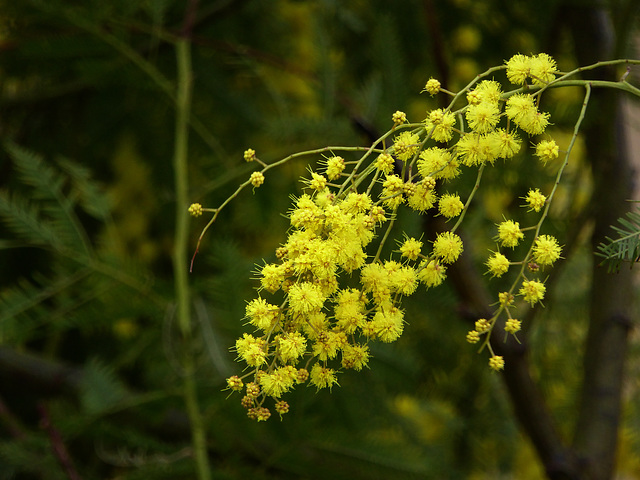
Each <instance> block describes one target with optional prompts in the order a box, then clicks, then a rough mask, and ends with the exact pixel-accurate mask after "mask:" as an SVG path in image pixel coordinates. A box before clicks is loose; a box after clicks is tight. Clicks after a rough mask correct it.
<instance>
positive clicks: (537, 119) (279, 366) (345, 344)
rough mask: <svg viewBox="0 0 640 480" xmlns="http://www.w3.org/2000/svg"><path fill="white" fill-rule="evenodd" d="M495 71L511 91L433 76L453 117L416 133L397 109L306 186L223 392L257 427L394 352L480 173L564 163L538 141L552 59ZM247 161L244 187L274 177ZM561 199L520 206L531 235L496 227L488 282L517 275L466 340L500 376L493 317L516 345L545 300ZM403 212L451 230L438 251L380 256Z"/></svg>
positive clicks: (263, 274) (514, 62)
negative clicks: (548, 225) (382, 351)
mask: <svg viewBox="0 0 640 480" xmlns="http://www.w3.org/2000/svg"><path fill="white" fill-rule="evenodd" d="M497 70H506V78H507V79H508V80H509V81H510V82H511V83H513V84H514V85H516V88H515V90H511V91H504V90H503V87H502V85H501V84H500V83H499V82H498V81H496V80H494V79H489V78H484V77H483V76H479V77H478V79H476V80H474V81H473V82H471V84H469V85H468V86H467V87H466V88H464V89H463V90H462V91H461V92H459V93H457V94H453V93H451V92H448V91H446V90H444V89H443V88H442V86H441V84H440V82H439V81H438V80H435V79H433V78H432V79H430V80H429V81H428V82H427V83H426V86H425V89H424V91H426V92H427V93H429V94H431V95H436V94H439V93H442V94H446V95H450V96H452V101H451V103H450V105H449V107H447V108H439V109H434V110H431V111H428V112H427V113H426V118H425V119H424V121H422V122H419V123H408V121H407V117H406V114H405V113H403V112H400V111H398V112H395V113H394V114H393V116H392V118H391V121H392V123H393V127H392V128H391V130H389V132H387V133H386V134H385V135H384V136H383V137H381V138H380V139H379V140H378V141H377V142H376V143H375V144H374V145H372V146H371V147H370V148H356V147H351V148H350V147H344V148H343V149H342V150H344V152H346V153H349V155H352V154H353V153H352V152H356V153H358V154H359V155H360V156H359V158H358V159H356V160H351V161H348V160H345V158H343V156H339V155H335V153H334V152H332V153H331V155H330V156H326V157H324V159H323V160H321V161H320V162H319V168H318V169H317V170H310V172H309V175H308V177H307V178H304V179H303V184H304V186H305V190H304V193H303V194H302V195H300V196H299V197H297V198H295V199H294V201H293V204H292V207H291V209H290V211H289V212H288V218H289V221H290V225H291V228H290V230H289V232H288V236H287V238H286V240H285V241H284V242H283V243H282V245H281V246H280V247H279V248H278V249H277V250H276V257H277V259H278V261H277V262H275V263H269V264H266V265H264V266H262V267H260V269H259V272H258V279H259V283H260V286H259V288H258V296H257V297H256V298H254V299H253V300H251V301H250V302H248V304H247V306H246V317H245V320H246V323H247V325H248V327H249V328H250V331H249V332H247V333H244V334H243V335H242V337H241V338H239V339H238V340H237V341H236V343H235V347H234V348H233V350H234V351H235V353H236V354H237V359H238V361H239V362H241V363H242V364H243V365H244V366H245V367H246V368H245V371H244V373H243V374H242V375H235V376H232V377H230V378H229V379H228V380H227V384H228V388H229V389H230V390H231V391H233V392H241V395H242V400H241V403H242V405H243V406H244V407H245V408H246V409H247V412H248V416H249V417H250V418H252V419H255V420H258V421H260V420H266V419H268V418H269V417H270V415H271V409H272V408H273V409H275V411H276V412H277V413H278V414H280V415H283V414H284V413H287V412H288V411H289V405H288V403H287V402H286V401H285V400H284V399H283V398H284V396H285V395H286V393H287V392H289V391H290V390H292V389H293V388H295V387H296V385H299V384H308V385H311V386H313V387H315V388H317V389H323V388H329V389H331V388H332V387H333V386H334V385H337V384H338V379H339V375H340V373H341V372H344V371H346V370H356V371H359V370H362V369H363V368H365V367H367V366H368V363H369V360H370V358H371V353H370V349H369V346H370V344H371V342H374V341H380V342H384V343H388V342H394V341H396V340H397V339H398V338H399V337H400V336H401V335H402V333H403V332H404V330H405V326H406V323H407V319H406V318H405V312H404V310H403V308H402V300H403V298H404V297H407V296H410V295H412V294H413V293H414V292H415V291H416V290H417V289H418V288H432V287H437V286H438V285H440V284H441V283H442V282H443V281H444V280H445V279H446V275H447V268H449V267H450V266H451V265H452V264H454V263H455V262H456V261H457V260H458V259H459V258H460V255H462V254H463V252H464V244H463V241H462V239H461V237H460V236H459V235H458V234H457V233H456V232H457V230H458V228H459V227H460V225H461V224H462V221H463V219H464V216H465V213H466V211H467V209H468V207H469V205H470V204H471V202H472V200H473V196H474V194H475V192H476V191H477V190H478V187H479V186H480V181H481V177H482V172H483V170H484V169H485V168H487V167H491V166H492V165H494V164H495V163H496V162H497V161H498V160H500V161H504V162H508V161H509V159H511V158H512V157H514V156H515V155H517V154H519V153H520V152H521V151H523V150H524V149H526V147H527V146H528V145H529V144H533V150H534V152H533V155H534V156H536V157H538V158H539V160H540V161H541V162H542V163H545V164H546V163H547V162H553V161H554V160H556V159H557V158H558V156H559V147H558V145H557V144H556V143H555V142H554V140H553V139H551V138H549V137H548V136H546V135H544V136H543V134H544V133H545V130H546V128H547V126H548V125H549V114H548V113H546V112H544V111H541V110H540V109H539V105H540V95H541V93H542V92H543V91H544V86H545V85H547V84H548V83H549V82H551V81H553V80H554V78H555V75H556V73H557V68H556V63H555V61H554V60H553V59H552V58H551V57H549V56H548V55H546V54H539V55H535V56H525V55H516V56H514V57H513V58H511V59H510V60H509V61H507V62H506V64H505V65H504V66H502V68H498V69H494V71H497ZM485 76H486V75H485ZM459 103H462V105H459ZM541 136H543V137H541ZM539 137H540V138H539ZM523 138H524V140H523ZM333 150H337V149H333ZM314 153H315V152H314ZM342 155H344V156H347V155H346V154H342ZM298 156H299V155H298ZM244 158H245V160H246V161H248V162H254V161H255V162H257V163H259V164H260V165H261V166H262V167H263V168H262V170H260V171H254V172H253V173H252V174H251V176H250V178H249V180H247V182H245V184H243V185H242V187H244V186H249V185H251V186H252V187H253V188H257V187H259V186H260V185H262V184H263V182H265V181H267V182H268V175H265V173H267V171H268V170H269V169H270V168H271V167H272V166H274V165H275V164H272V165H267V164H265V163H263V162H262V161H261V160H260V159H259V158H258V157H257V155H256V152H255V151H254V150H252V149H248V150H247V151H246V152H245V154H244ZM291 158H293V157H291ZM291 158H288V159H285V160H283V161H281V162H278V163H279V164H281V163H284V161H288V160H290V159H291ZM468 169H471V170H475V171H476V172H477V181H476V187H475V188H474V189H473V190H472V191H470V192H466V193H464V192H458V191H453V190H452V191H448V188H449V187H450V186H451V185H453V182H451V180H452V179H455V178H456V177H458V176H459V175H460V174H461V173H462V172H464V171H465V170H468ZM242 187H241V188H242ZM552 196H553V192H545V191H543V189H542V188H539V187H536V186H532V187H531V189H530V190H529V192H528V193H527V195H526V196H525V197H524V198H523V200H524V205H523V207H524V208H526V209H527V212H528V213H527V215H528V216H530V217H531V224H530V225H529V226H526V227H521V226H520V224H519V222H517V221H515V220H513V219H509V218H505V219H504V221H503V222H501V223H500V224H499V225H496V227H495V231H494V233H493V234H494V235H495V237H494V239H495V243H496V250H495V251H494V252H489V254H488V255H487V259H486V263H485V265H486V268H487V272H488V273H489V274H490V276H491V277H502V276H503V275H506V274H508V273H509V272H510V270H512V269H513V270H515V272H514V276H515V280H514V283H513V286H512V288H511V289H510V290H509V291H507V292H500V293H499V295H497V300H498V301H497V305H498V307H497V308H496V310H495V314H494V316H493V317H492V318H490V319H479V320H478V321H477V322H476V324H475V325H474V328H473V329H472V330H471V331H470V332H469V333H468V334H467V341H469V342H471V343H476V342H480V341H481V340H482V341H483V343H482V345H483V346H486V347H487V348H488V350H489V353H490V358H489V366H490V367H491V368H492V369H494V370H500V369H502V368H503V367H504V360H503V359H502V358H501V357H499V356H497V355H495V354H494V353H493V349H492V347H491V342H490V334H491V332H492V331H493V330H494V327H495V326H496V324H497V321H498V319H499V318H503V319H504V321H503V322H502V325H503V326H504V331H505V334H509V335H516V334H517V332H518V331H519V330H520V328H521V323H520V321H519V320H518V319H517V318H513V315H514V314H515V313H516V312H518V311H519V310H518V309H520V308H522V306H523V305H525V306H526V305H531V306H533V305H535V304H537V303H539V302H541V301H542V300H543V299H544V296H545V293H546V287H545V284H544V278H545V277H544V276H542V275H546V273H543V270H544V269H545V268H547V267H550V266H551V265H553V264H554V262H556V261H557V260H558V259H559V258H560V255H561V247H560V245H559V243H558V241H557V240H556V239H555V238H554V237H553V236H551V235H548V234H542V233H541V228H542V226H543V221H544V218H546V213H547V210H548V205H549V202H550V200H551V199H552ZM225 204H226V202H225ZM400 208H408V209H410V210H413V211H414V212H415V213H416V214H429V215H439V216H442V217H444V218H445V219H446V220H447V222H448V225H450V226H449V228H448V229H447V230H446V231H443V232H440V233H439V234H438V235H437V237H436V239H435V240H434V241H433V242H423V241H422V240H421V239H416V238H410V237H407V236H406V235H405V236H404V237H400V238H398V237H397V235H396V239H395V241H396V243H397V249H396V250H394V252H393V253H392V255H391V257H390V258H387V259H383V258H381V252H382V247H383V245H384V244H385V242H387V241H388V240H389V239H390V238H393V237H392V236H391V235H390V234H391V233H392V227H393V225H394V222H395V218H396V212H397V211H398V209H400ZM204 210H205V211H214V212H215V211H216V210H207V209H204ZM190 211H191V213H192V214H193V215H194V216H196V215H199V214H202V211H203V209H202V207H201V206H200V205H194V206H192V207H191V209H190ZM216 213H217V212H216ZM214 218H215V217H214ZM212 221H213V220H212ZM525 241H526V242H529V243H528V244H529V245H530V248H529V250H528V252H527V253H526V254H525V255H524V257H523V258H516V259H514V258H510V257H511V255H512V252H513V251H514V250H513V249H514V248H515V247H517V246H519V245H521V244H522V243H523V242H525ZM514 267H516V268H514Z"/></svg>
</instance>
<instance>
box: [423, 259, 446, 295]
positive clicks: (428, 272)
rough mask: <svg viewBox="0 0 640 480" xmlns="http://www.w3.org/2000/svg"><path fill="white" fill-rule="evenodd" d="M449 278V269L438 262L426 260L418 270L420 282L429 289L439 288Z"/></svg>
mask: <svg viewBox="0 0 640 480" xmlns="http://www.w3.org/2000/svg"><path fill="white" fill-rule="evenodd" d="M446 278H447V267H445V266H444V265H442V264H440V263H439V262H438V261H437V260H424V261H423V262H422V263H421V264H420V268H419V270H418V280H420V282H422V283H424V285H425V286H426V287H427V288H430V287H437V286H438V285H440V284H441V283H442V282H444V280H445V279H446Z"/></svg>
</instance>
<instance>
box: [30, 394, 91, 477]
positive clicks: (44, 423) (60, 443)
mask: <svg viewBox="0 0 640 480" xmlns="http://www.w3.org/2000/svg"><path fill="white" fill-rule="evenodd" d="M38 412H39V413H40V426H41V427H42V428H43V429H44V430H46V432H47V435H48V436H49V441H50V442H51V450H52V451H53V455H54V456H55V457H56V458H57V459H58V463H60V466H61V467H62V469H63V470H64V472H65V473H66V474H67V477H69V480H81V477H80V475H78V472H77V471H76V468H75V467H74V465H73V460H72V459H71V456H70V455H69V450H67V446H66V445H65V443H64V440H63V439H62V435H60V432H59V431H58V429H57V428H56V427H55V426H54V425H53V423H52V422H51V417H50V416H49V410H48V408H47V406H46V405H45V403H44V402H40V404H39V405H38Z"/></svg>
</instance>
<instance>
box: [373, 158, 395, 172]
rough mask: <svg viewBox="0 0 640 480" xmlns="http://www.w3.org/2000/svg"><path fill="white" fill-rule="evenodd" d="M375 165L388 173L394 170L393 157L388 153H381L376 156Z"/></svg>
mask: <svg viewBox="0 0 640 480" xmlns="http://www.w3.org/2000/svg"><path fill="white" fill-rule="evenodd" d="M375 166H376V168H377V169H378V170H380V171H381V172H382V173H384V174H385V175H388V174H390V173H391V172H393V166H394V162H393V157H392V156H391V155H389V154H388V153H381V154H380V155H378V158H376V162H375Z"/></svg>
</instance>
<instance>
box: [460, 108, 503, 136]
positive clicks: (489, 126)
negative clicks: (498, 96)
mask: <svg viewBox="0 0 640 480" xmlns="http://www.w3.org/2000/svg"><path fill="white" fill-rule="evenodd" d="M465 116H466V118H467V122H468V123H469V128H471V130H473V131H474V132H478V133H488V132H491V131H493V130H495V128H496V125H497V124H498V121H499V120H500V108H499V106H498V104H497V103H493V102H481V103H479V104H477V105H469V107H468V108H467V111H466V113H465Z"/></svg>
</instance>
